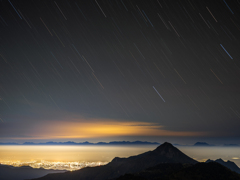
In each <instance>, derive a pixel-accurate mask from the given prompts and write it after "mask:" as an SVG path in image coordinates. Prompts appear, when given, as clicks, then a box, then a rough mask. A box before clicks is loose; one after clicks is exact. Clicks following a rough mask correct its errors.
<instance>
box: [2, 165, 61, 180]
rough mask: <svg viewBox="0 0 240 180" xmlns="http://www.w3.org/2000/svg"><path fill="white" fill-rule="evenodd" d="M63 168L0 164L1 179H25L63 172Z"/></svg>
mask: <svg viewBox="0 0 240 180" xmlns="http://www.w3.org/2000/svg"><path fill="white" fill-rule="evenodd" d="M62 172H65V171H61V170H50V169H49V170H47V169H43V168H39V169H36V168H32V167H30V166H21V167H13V166H8V165H1V164H0V179H1V180H24V179H31V178H38V177H42V176H45V175H47V174H49V173H62Z"/></svg>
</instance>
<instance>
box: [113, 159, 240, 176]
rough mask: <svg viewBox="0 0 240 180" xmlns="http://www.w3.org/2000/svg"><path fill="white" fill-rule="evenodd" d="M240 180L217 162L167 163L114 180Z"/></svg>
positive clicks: (235, 174) (234, 173)
mask: <svg viewBox="0 0 240 180" xmlns="http://www.w3.org/2000/svg"><path fill="white" fill-rule="evenodd" d="M158 179H159V180H160V179H161V180H193V179H194V180H203V179H206V180H208V179H209V180H226V179H227V180H240V175H239V174H237V173H236V172H233V171H231V170H230V169H228V168H226V167H224V166H223V165H221V164H219V163H216V162H209V163H197V164H194V165H192V164H179V163H174V164H173V163H167V164H159V165H157V166H154V167H151V168H148V169H146V170H144V171H141V172H139V173H135V174H125V175H123V176H120V177H118V178H116V179H112V180H158Z"/></svg>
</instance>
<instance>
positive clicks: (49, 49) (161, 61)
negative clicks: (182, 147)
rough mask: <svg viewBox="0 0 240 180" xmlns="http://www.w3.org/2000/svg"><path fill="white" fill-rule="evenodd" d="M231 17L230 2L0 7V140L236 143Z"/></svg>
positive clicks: (105, 0)
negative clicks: (166, 140) (212, 140)
mask: <svg viewBox="0 0 240 180" xmlns="http://www.w3.org/2000/svg"><path fill="white" fill-rule="evenodd" d="M239 10H240V2H239V1H237V0H219V1H212V0H208V1H207V0H201V1H200V0H181V1H177V0H73V1H69V0H55V1H52V0H29V1H23V0H11V1H10V0H8V1H7V0H1V1H0V30H1V33H0V120H1V121H0V138H1V140H0V141H6V142H9V141H11V142H13V141H18V140H26V139H35V140H43V141H45V139H59V140H61V139H69V140H70V139H73V140H76V141H77V140H81V139H84V140H89V139H94V138H95V139H97V138H100V139H101V140H106V141H108V140H110V139H111V140H117V139H120V140H142V139H143V140H158V138H163V139H164V138H165V139H167V138H168V137H171V138H175V139H176V141H177V139H178V138H180V137H181V139H182V138H183V139H184V138H186V139H188V138H198V139H207V138H208V139H211V138H212V139H215V140H219V139H225V140H229V141H233V142H236V141H237V142H238V143H240V141H239V137H240V131H239V127H240V51H239V48H240V44H239V42H240V16H239V15H240V14H239V12H240V11H239ZM72 124H75V125H72ZM77 127H79V131H78V130H77V129H78V128H77ZM83 127H84V128H83ZM97 127H99V129H98V128H97ZM111 128H113V129H111ZM104 129H106V132H109V133H103V132H104ZM118 131H119V132H118ZM68 132H69V134H70V135H69V136H68ZM73 132H74V133H73ZM120 132H121V133H120Z"/></svg>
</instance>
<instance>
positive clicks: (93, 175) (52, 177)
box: [36, 142, 197, 180]
mask: <svg viewBox="0 0 240 180" xmlns="http://www.w3.org/2000/svg"><path fill="white" fill-rule="evenodd" d="M160 163H181V164H196V163H197V161H195V160H194V159H192V158H190V157H188V156H187V155H185V154H184V153H182V152H181V151H180V150H178V149H177V148H176V147H174V146H173V145H172V144H170V143H167V142H165V143H163V144H162V145H160V146H158V147H157V148H156V149H155V150H153V151H148V152H145V153H143V154H140V155H136V156H130V157H128V158H119V157H115V158H114V159H113V160H112V161H111V162H110V163H108V164H107V165H104V166H100V167H87V168H83V169H80V170H77V171H73V172H65V173H56V174H49V175H46V176H44V177H42V178H38V179H36V180H66V179H67V180H77V179H81V180H106V179H112V178H117V177H119V176H120V175H124V174H126V173H136V172H140V171H142V170H144V169H147V168H149V167H153V166H156V165H158V164H160Z"/></svg>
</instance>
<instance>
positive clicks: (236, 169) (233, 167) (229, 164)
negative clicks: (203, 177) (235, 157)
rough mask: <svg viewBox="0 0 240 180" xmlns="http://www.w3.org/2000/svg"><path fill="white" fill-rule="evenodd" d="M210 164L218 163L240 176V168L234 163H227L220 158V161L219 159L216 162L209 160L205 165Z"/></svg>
mask: <svg viewBox="0 0 240 180" xmlns="http://www.w3.org/2000/svg"><path fill="white" fill-rule="evenodd" d="M209 162H217V163H219V164H221V165H223V166H225V167H227V168H229V169H231V170H232V171H235V172H237V173H239V174H240V168H239V167H238V166H237V165H236V164H235V163H234V162H232V161H227V162H225V161H223V160H222V159H221V158H220V159H217V160H215V161H213V160H210V159H208V160H207V161H206V162H205V163H209Z"/></svg>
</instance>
